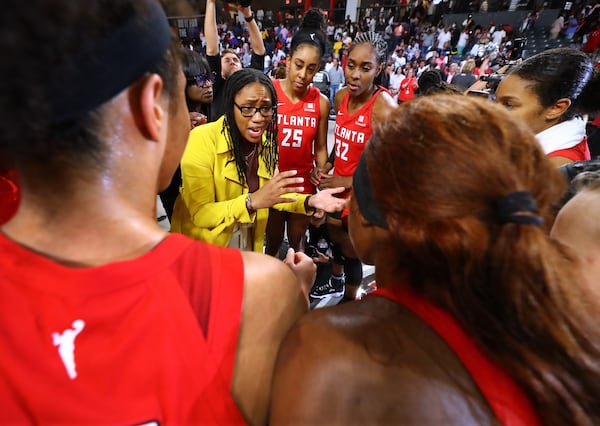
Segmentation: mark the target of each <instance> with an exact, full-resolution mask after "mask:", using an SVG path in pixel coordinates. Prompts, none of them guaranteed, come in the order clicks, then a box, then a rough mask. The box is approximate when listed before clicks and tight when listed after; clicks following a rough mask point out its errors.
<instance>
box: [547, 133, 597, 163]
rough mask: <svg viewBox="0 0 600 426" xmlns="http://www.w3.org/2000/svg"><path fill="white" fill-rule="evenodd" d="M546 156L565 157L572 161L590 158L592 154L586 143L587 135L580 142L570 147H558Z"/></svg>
mask: <svg viewBox="0 0 600 426" xmlns="http://www.w3.org/2000/svg"><path fill="white" fill-rule="evenodd" d="M548 157H565V158H568V159H569V160H573V161H583V160H591V158H592V155H591V153H590V148H589V146H588V143H587V136H586V137H584V138H583V140H582V141H581V142H579V143H578V144H577V145H575V146H572V147H571V148H565V149H559V150H557V151H552V152H550V153H549V154H548Z"/></svg>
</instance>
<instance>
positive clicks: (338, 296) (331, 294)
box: [309, 277, 346, 309]
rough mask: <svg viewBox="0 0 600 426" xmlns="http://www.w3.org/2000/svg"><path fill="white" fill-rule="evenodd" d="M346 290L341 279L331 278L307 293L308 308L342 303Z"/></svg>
mask: <svg viewBox="0 0 600 426" xmlns="http://www.w3.org/2000/svg"><path fill="white" fill-rule="evenodd" d="M345 290H346V288H345V285H344V279H343V278H334V277H331V278H330V279H329V280H328V281H327V282H325V283H323V284H320V285H317V286H315V287H313V288H312V290H311V291H310V293H309V296H310V308H311V309H316V308H324V307H325V306H334V305H337V304H338V303H340V302H341V301H342V299H343V298H344V292H345Z"/></svg>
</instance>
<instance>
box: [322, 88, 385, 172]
mask: <svg viewBox="0 0 600 426" xmlns="http://www.w3.org/2000/svg"><path fill="white" fill-rule="evenodd" d="M381 91H382V89H381V87H378V88H377V90H376V91H375V93H374V94H373V96H371V99H369V101H368V102H367V103H366V104H364V105H363V106H362V107H361V108H360V109H359V110H358V111H356V112H355V113H354V114H352V115H350V114H348V100H349V99H350V95H349V94H348V93H346V96H344V99H342V103H341V105H340V109H339V111H338V113H337V115H336V117H335V130H334V133H333V134H334V138H335V139H334V140H335V145H334V150H335V154H334V155H335V157H334V164H333V165H334V170H333V173H334V174H335V175H337V176H352V175H353V174H354V170H355V169H356V166H357V165H358V160H359V158H360V156H361V154H362V152H363V150H364V149H365V144H366V143H367V141H368V140H369V138H370V137H371V133H373V128H372V126H371V120H372V115H373V105H374V104H375V100H376V99H377V96H379V93H380V92H381Z"/></svg>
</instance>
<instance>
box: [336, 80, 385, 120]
mask: <svg viewBox="0 0 600 426" xmlns="http://www.w3.org/2000/svg"><path fill="white" fill-rule="evenodd" d="M383 91H386V92H388V91H387V90H386V89H384V88H383V87H381V86H375V91H374V92H373V95H372V96H371V97H370V98H369V100H367V102H365V104H364V105H363V106H361V107H360V108H359V109H358V110H356V112H355V113H354V114H352V115H350V114H349V113H348V101H349V99H350V94H349V93H346V94H345V95H344V98H343V99H342V102H341V103H340V111H341V112H343V113H344V114H346V115H348V116H351V117H354V116H355V115H358V114H365V112H366V111H367V110H369V109H371V108H372V107H373V104H375V101H376V100H377V96H379V94H380V93H381V92H383ZM388 93H389V92H388Z"/></svg>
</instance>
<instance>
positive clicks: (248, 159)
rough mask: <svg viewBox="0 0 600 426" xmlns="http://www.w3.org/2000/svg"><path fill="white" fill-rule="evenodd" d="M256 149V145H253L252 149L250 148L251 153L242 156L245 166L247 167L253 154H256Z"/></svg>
mask: <svg viewBox="0 0 600 426" xmlns="http://www.w3.org/2000/svg"><path fill="white" fill-rule="evenodd" d="M256 147H257V145H254V148H252V151H250V152H249V153H248V154H243V155H244V161H245V162H246V165H248V163H249V162H250V161H251V160H252V158H254V154H256Z"/></svg>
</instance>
